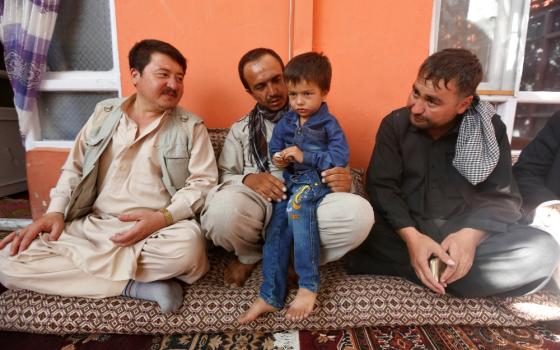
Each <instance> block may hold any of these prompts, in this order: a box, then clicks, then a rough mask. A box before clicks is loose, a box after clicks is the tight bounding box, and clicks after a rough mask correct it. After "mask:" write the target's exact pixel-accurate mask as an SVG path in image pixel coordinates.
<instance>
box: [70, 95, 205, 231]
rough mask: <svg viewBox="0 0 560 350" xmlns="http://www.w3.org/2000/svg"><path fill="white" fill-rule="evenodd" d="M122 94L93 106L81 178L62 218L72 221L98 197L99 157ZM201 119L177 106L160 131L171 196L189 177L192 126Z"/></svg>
mask: <svg viewBox="0 0 560 350" xmlns="http://www.w3.org/2000/svg"><path fill="white" fill-rule="evenodd" d="M124 101H125V99H124V98H118V99H109V100H105V101H102V102H100V103H99V104H97V106H96V108H95V112H94V115H93V116H92V118H94V120H93V123H92V129H91V132H90V133H89V135H88V136H87V139H86V149H85V154H84V165H83V169H82V178H81V180H80V182H79V183H78V185H77V186H76V188H75V189H74V191H72V196H71V197H70V202H69V203H68V206H67V207H66V212H65V215H64V216H65V220H66V221H71V220H74V219H76V218H79V217H81V216H84V215H86V214H88V213H89V212H91V207H92V205H93V203H94V202H95V199H96V197H97V175H98V174H97V173H98V171H99V158H100V157H101V154H103V151H105V148H106V147H107V145H109V143H110V141H111V139H112V137H113V133H114V132H115V130H116V128H117V125H118V122H119V120H120V118H121V116H122V113H123V111H122V109H121V105H122V103H123V102H124ZM198 123H202V119H200V118H199V117H197V116H196V115H194V114H192V113H190V112H187V111H185V110H183V109H182V108H180V107H176V108H174V109H173V110H171V111H170V113H169V117H168V119H167V121H166V122H165V124H164V125H162V128H161V130H160V131H159V133H160V137H159V141H158V144H157V148H158V154H159V162H160V164H161V172H162V181H163V184H164V185H165V188H166V189H167V191H168V192H169V194H170V195H171V196H173V195H174V194H175V192H177V191H178V190H180V189H181V188H183V186H184V185H185V181H186V180H187V178H188V177H189V175H190V174H189V171H188V165H189V159H190V154H191V150H192V140H193V129H194V126H195V125H196V124H198Z"/></svg>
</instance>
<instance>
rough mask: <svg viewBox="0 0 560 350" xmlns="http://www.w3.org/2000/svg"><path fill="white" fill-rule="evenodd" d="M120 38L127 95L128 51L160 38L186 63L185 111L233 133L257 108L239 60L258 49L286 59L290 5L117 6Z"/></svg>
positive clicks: (127, 0) (221, 0) (241, 0)
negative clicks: (236, 124) (236, 123)
mask: <svg viewBox="0 0 560 350" xmlns="http://www.w3.org/2000/svg"><path fill="white" fill-rule="evenodd" d="M115 3H116V17H117V35H118V48H119V58H120V67H121V80H122V88H123V95H125V96H126V95H129V94H131V93H132V92H133V91H134V90H133V87H132V85H131V84H130V82H129V71H128V60H127V59H128V58H127V54H128V50H130V48H131V47H132V45H134V43H135V42H137V41H140V40H142V39H146V38H157V39H160V40H164V41H167V42H170V43H171V44H173V45H174V46H176V47H177V48H178V49H179V50H180V51H181V52H182V53H183V54H184V55H185V57H186V58H187V66H188V67H187V74H186V77H185V93H184V95H183V99H182V101H181V105H182V106H184V107H186V108H187V109H189V110H190V111H191V112H194V113H196V114H198V115H200V116H201V117H203V118H204V120H205V123H206V125H207V126H208V127H229V126H230V124H232V123H233V122H234V121H236V120H237V119H239V118H240V117H241V116H242V115H243V114H244V113H246V112H247V111H248V110H249V109H250V107H251V106H252V104H253V103H254V102H253V101H252V99H251V97H250V96H249V95H248V94H247V93H246V92H245V91H244V89H243V85H242V84H241V82H240V81H239V78H238V73H237V63H238V62H239V59H240V58H241V56H242V55H243V54H244V53H245V52H247V51H249V50H250V49H253V48H255V47H259V46H265V47H271V48H273V49H274V50H275V51H277V52H278V54H280V56H281V57H282V58H283V59H287V58H288V26H287V24H288V14H289V7H288V2H287V1H277V0H276V1H272V0H266V1H263V0H209V1H200V0H168V1H153V0H117V1H115Z"/></svg>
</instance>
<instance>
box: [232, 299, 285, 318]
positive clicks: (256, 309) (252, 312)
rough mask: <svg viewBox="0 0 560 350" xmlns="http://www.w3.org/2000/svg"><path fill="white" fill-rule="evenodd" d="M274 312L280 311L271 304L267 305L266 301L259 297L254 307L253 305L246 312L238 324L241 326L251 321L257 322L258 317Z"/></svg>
mask: <svg viewBox="0 0 560 350" xmlns="http://www.w3.org/2000/svg"><path fill="white" fill-rule="evenodd" d="M274 311H278V309H277V308H275V307H274V306H272V305H270V304H267V302H266V301H264V299H263V298H261V297H258V298H257V300H255V302H254V303H253V305H251V307H250V308H249V310H247V311H245V312H244V313H243V315H241V316H240V317H239V318H238V319H237V322H239V323H241V324H245V323H249V322H251V321H254V320H256V319H257V317H259V316H260V315H262V314H266V313H269V312H274Z"/></svg>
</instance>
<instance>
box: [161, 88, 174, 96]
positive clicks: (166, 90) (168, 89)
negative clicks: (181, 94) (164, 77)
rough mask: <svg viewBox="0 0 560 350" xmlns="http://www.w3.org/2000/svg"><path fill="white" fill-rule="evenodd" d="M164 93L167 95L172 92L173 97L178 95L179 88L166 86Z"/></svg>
mask: <svg viewBox="0 0 560 350" xmlns="http://www.w3.org/2000/svg"><path fill="white" fill-rule="evenodd" d="M162 93H163V94H165V95H167V94H170V95H173V97H177V90H175V89H172V88H169V87H166V88H165V89H163V92H162Z"/></svg>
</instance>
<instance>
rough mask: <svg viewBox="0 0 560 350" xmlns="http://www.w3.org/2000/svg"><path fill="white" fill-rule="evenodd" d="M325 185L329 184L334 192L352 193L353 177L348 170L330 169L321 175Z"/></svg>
mask: <svg viewBox="0 0 560 350" xmlns="http://www.w3.org/2000/svg"><path fill="white" fill-rule="evenodd" d="M321 176H322V177H323V183H325V184H327V186H329V187H330V189H331V191H333V192H350V190H351V188H352V175H350V171H349V170H348V169H346V168H341V167H336V168H330V169H327V170H325V171H323V172H322V173H321Z"/></svg>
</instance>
